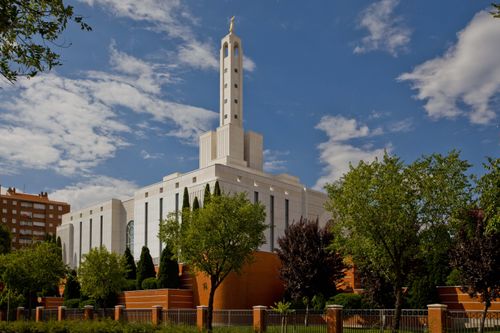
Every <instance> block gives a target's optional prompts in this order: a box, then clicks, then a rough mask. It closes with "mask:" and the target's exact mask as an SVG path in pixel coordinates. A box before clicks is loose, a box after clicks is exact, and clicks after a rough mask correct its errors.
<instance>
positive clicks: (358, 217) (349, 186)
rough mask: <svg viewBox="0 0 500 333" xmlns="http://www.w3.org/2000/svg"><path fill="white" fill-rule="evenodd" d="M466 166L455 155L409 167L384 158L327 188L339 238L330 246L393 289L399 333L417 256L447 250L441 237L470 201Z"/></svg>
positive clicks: (431, 158)
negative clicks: (362, 264)
mask: <svg viewBox="0 0 500 333" xmlns="http://www.w3.org/2000/svg"><path fill="white" fill-rule="evenodd" d="M468 168H469V164H468V163H467V162H465V161H462V160H460V158H459V154H458V153H457V152H451V153H450V154H449V155H447V156H442V155H439V154H434V155H431V156H428V157H422V158H420V159H418V160H417V161H415V162H413V163H412V164H410V165H404V164H403V162H402V161H401V160H400V159H399V158H398V157H392V156H389V155H387V154H386V155H385V156H384V157H383V159H382V160H380V161H379V160H375V161H374V162H372V163H364V162H360V163H359V165H358V166H357V167H353V166H351V167H350V170H349V172H348V173H346V174H345V175H344V176H342V178H341V179H340V180H339V181H337V182H335V183H332V184H329V185H327V186H326V188H327V191H328V194H329V198H330V199H329V203H328V209H329V210H330V211H331V212H332V215H333V218H334V220H335V223H334V228H335V233H336V235H338V237H335V239H334V246H335V248H336V249H337V250H339V251H341V252H342V253H344V255H350V256H351V257H352V258H353V261H354V263H355V264H356V263H357V262H365V263H368V264H370V266H371V268H372V269H374V270H376V271H378V274H379V275H381V276H384V277H386V278H387V280H388V281H389V282H390V283H391V285H392V287H393V293H394V299H395V304H394V307H395V309H396V311H395V315H394V320H393V327H392V328H393V331H397V330H398V329H399V322H400V318H401V309H402V306H403V289H402V288H403V287H404V286H405V285H408V283H409V282H410V278H411V276H412V274H414V273H415V270H414V269H415V267H418V265H416V263H419V262H421V260H422V253H429V252H431V251H432V252H433V253H441V252H443V251H447V250H448V248H449V242H448V240H447V238H445V239H441V238H440V237H442V236H443V231H442V230H443V229H444V230H446V227H447V226H448V225H449V222H450V220H451V218H452V216H453V214H454V213H456V212H457V211H458V209H459V208H461V207H464V206H465V205H467V203H468V202H469V200H470V195H469V181H468V177H467V176H466V175H465V172H466V170H467V169H468ZM428 287H429V288H434V285H432V286H428Z"/></svg>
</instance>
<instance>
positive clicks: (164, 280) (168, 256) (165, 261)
mask: <svg viewBox="0 0 500 333" xmlns="http://www.w3.org/2000/svg"><path fill="white" fill-rule="evenodd" d="M193 209H194V208H193ZM172 256H173V253H172V250H171V249H170V247H168V246H166V247H165V248H164V249H163V251H162V252H161V258H160V270H159V272H158V287H160V288H179V285H180V278H179V264H178V263H177V260H175V259H173V258H172Z"/></svg>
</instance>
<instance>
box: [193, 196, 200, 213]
mask: <svg viewBox="0 0 500 333" xmlns="http://www.w3.org/2000/svg"><path fill="white" fill-rule="evenodd" d="M198 209H200V202H199V201H198V197H194V200H193V210H198Z"/></svg>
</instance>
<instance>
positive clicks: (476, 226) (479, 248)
mask: <svg viewBox="0 0 500 333" xmlns="http://www.w3.org/2000/svg"><path fill="white" fill-rule="evenodd" d="M451 264H452V265H453V267H455V268H456V269H457V270H458V271H459V273H460V279H461V281H463V283H464V287H463V290H464V291H465V292H467V293H468V294H469V295H470V296H471V297H475V296H477V297H479V299H480V300H481V302H483V303H484V312H483V318H482V321H481V326H480V329H479V332H480V333H482V332H483V329H484V321H485V319H486V313H487V311H488V308H489V307H490V306H491V302H492V301H494V300H495V299H497V298H500V232H489V233H487V232H486V223H485V215H484V213H483V212H482V211H481V210H477V209H473V210H468V211H466V212H464V213H463V217H462V220H461V226H460V230H459V232H458V234H457V238H456V245H455V247H454V249H453V251H452V252H451Z"/></svg>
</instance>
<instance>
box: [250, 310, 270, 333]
mask: <svg viewBox="0 0 500 333" xmlns="http://www.w3.org/2000/svg"><path fill="white" fill-rule="evenodd" d="M266 329H267V306H262V305H256V306H254V307H253V330H254V332H257V333H262V332H265V331H266Z"/></svg>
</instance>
